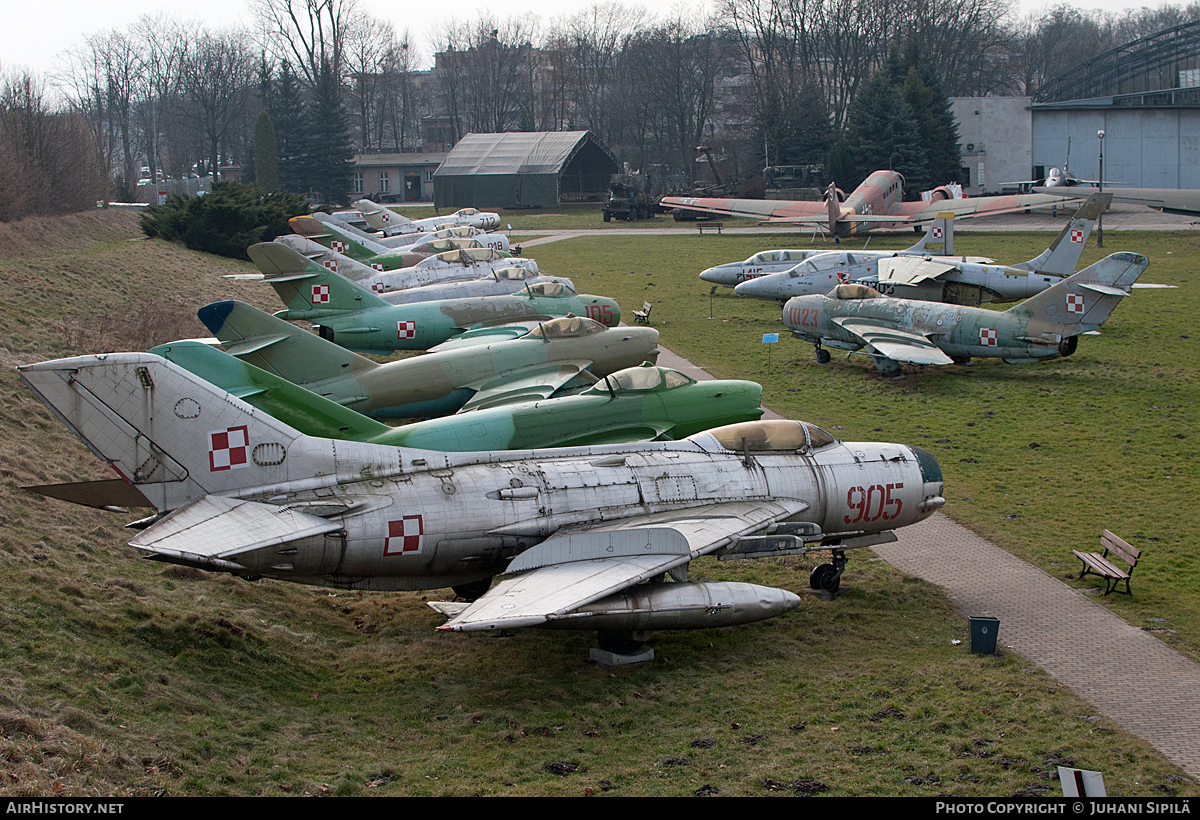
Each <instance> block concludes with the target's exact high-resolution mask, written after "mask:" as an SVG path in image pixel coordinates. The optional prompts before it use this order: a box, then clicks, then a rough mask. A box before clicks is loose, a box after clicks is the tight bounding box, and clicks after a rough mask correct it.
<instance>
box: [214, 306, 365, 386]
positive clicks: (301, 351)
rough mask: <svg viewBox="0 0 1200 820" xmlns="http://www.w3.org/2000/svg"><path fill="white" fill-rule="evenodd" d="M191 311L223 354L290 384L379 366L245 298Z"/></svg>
mask: <svg viewBox="0 0 1200 820" xmlns="http://www.w3.org/2000/svg"><path fill="white" fill-rule="evenodd" d="M196 315H197V316H199V317H200V321H201V322H203V323H204V326H205V327H207V328H208V330H209V332H210V333H212V335H214V336H216V337H217V339H219V340H220V341H221V344H222V345H224V347H225V352H226V353H228V354H229V355H231V356H236V357H237V358H239V359H241V360H242V361H244V362H247V363H248V364H251V365H254V366H255V367H258V368H261V369H263V370H265V371H267V372H268V373H272V374H274V375H276V376H278V377H280V378H281V379H287V380H288V381H290V382H293V383H295V384H301V385H305V384H313V383H316V382H322V381H326V380H329V379H340V378H346V377H347V376H351V377H352V376H357V375H360V374H363V373H367V372H369V371H371V370H374V369H375V368H377V367H379V365H377V364H376V363H375V362H373V361H371V360H370V359H367V358H365V357H363V356H359V355H358V354H357V353H351V352H350V351H349V350H347V349H346V348H344V347H342V346H341V345H337V344H334V343H333V342H330V341H327V340H325V339H322V338H321V337H320V336H318V335H316V334H315V333H309V332H308V331H307V330H302V329H301V328H298V327H296V326H295V325H293V324H291V323H290V322H285V321H283V320H282V319H279V318H277V317H275V316H272V315H271V314H269V313H264V312H263V311H261V310H259V309H258V308H256V307H251V306H250V305H247V304H246V303H244V302H214V303H213V304H211V305H205V306H204V307H202V308H200V310H199V311H197V313H196Z"/></svg>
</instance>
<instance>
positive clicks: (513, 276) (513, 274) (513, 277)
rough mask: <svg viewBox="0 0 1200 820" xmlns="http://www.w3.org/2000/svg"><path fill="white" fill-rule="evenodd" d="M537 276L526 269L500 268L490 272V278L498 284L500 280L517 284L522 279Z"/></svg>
mask: <svg viewBox="0 0 1200 820" xmlns="http://www.w3.org/2000/svg"><path fill="white" fill-rule="evenodd" d="M535 276H537V274H536V273H534V272H533V271H531V270H529V269H527V268H500V269H499V270H494V271H492V278H493V279H495V280H496V281H497V282H499V281H500V280H501V279H507V280H508V281H511V282H519V281H521V280H523V279H532V278H534V277H535Z"/></svg>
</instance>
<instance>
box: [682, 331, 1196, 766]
mask: <svg viewBox="0 0 1200 820" xmlns="http://www.w3.org/2000/svg"><path fill="white" fill-rule="evenodd" d="M660 350H661V351H662V352H661V353H660V355H659V358H658V363H659V364H660V365H663V366H665V367H673V368H675V369H677V370H681V371H683V372H685V373H687V374H688V375H689V376H691V377H692V378H694V379H710V378H712V377H711V376H709V375H708V374H707V373H705V372H704V371H703V370H701V369H700V368H699V367H697V366H695V365H694V364H692V363H691V362H689V361H688V360H686V359H684V358H682V357H680V356H678V355H676V354H675V353H672V352H671V351H669V350H667V349H666V348H663V347H661V346H660ZM763 418H782V416H780V415H779V414H778V413H774V412H772V411H770V410H768V411H767V412H766V413H765V414H764V415H763ZM896 535H897V537H898V538H899V540H898V541H896V542H895V543H893V544H884V545H882V546H878V547H875V548H874V550H875V552H876V554H878V555H879V556H880V557H881V558H883V559H884V560H885V561H887V562H888V563H890V564H892V565H893V566H895V567H896V568H897V569H899V570H901V571H902V572H906V573H908V574H909V575H915V576H917V577H919V578H924V579H925V580H926V581H929V582H931V583H934V584H937V585H938V586H939V587H941V588H942V589H943V590H944V591H945V592H946V594H947V595H948V596H949V597H950V600H952V601H954V603H955V605H956V606H957V607H958V609H959V611H960V612H962V613H963V615H967V616H970V615H985V616H992V617H995V618H999V619H1000V633H999V638H1000V643H1001V645H1002V646H1005V647H1007V648H1009V649H1011V650H1012V651H1014V652H1016V653H1017V654H1019V655H1021V656H1022V657H1025V658H1028V659H1029V660H1030V661H1033V662H1034V663H1036V664H1037V665H1038V666H1040V667H1041V668H1042V669H1044V670H1046V672H1047V673H1048V674H1050V675H1051V676H1053V677H1054V678H1055V679H1056V680H1057V681H1059V682H1060V683H1061V684H1063V685H1064V686H1066V687H1067V688H1069V689H1070V690H1071V691H1072V692H1074V693H1075V694H1076V695H1078V696H1079V697H1081V698H1084V699H1086V700H1088V701H1090V702H1091V703H1092V704H1093V705H1094V706H1095V707H1096V708H1097V709H1098V710H1100V711H1101V712H1103V713H1104V714H1105V715H1106V716H1107V717H1108V718H1109V719H1110V720H1112V721H1113V722H1114V723H1116V724H1117V725H1118V726H1120V727H1121V728H1122V729H1124V730H1125V731H1127V732H1129V733H1130V734H1133V735H1136V736H1137V737H1140V738H1142V739H1143V740H1145V741H1146V742H1148V743H1149V744H1150V745H1151V746H1153V747H1154V748H1155V749H1156V750H1158V752H1159V753H1161V754H1162V755H1163V756H1165V757H1166V758H1168V759H1169V760H1171V761H1172V762H1173V763H1175V764H1176V765H1178V766H1179V767H1180V768H1182V769H1183V770H1184V771H1186V772H1187V773H1188V774H1190V775H1192V776H1193V777H1197V778H1200V665H1197V664H1196V663H1195V662H1193V661H1191V660H1189V659H1188V658H1186V657H1185V656H1184V655H1182V654H1181V653H1179V652H1176V651H1175V650H1174V649H1171V648H1170V647H1169V646H1167V645H1166V644H1164V643H1163V642H1162V641H1160V640H1158V639H1157V638H1155V637H1153V636H1152V635H1150V634H1148V633H1146V632H1143V631H1142V630H1140V629H1137V628H1136V627H1133V626H1130V625H1129V624H1128V623H1126V622H1125V621H1124V620H1122V619H1121V618H1119V617H1117V616H1116V615H1114V614H1113V613H1112V612H1110V611H1109V610H1108V609H1106V608H1105V607H1104V606H1102V605H1101V604H1099V603H1097V602H1096V601H1094V600H1092V599H1091V598H1090V597H1088V595H1087V594H1085V593H1083V592H1079V591H1077V590H1075V589H1073V588H1072V587H1069V586H1067V585H1066V584H1064V583H1063V582H1062V581H1059V580H1058V579H1057V578H1053V577H1051V576H1050V575H1048V574H1046V573H1045V572H1043V571H1042V570H1040V569H1038V568H1037V567H1035V566H1033V565H1031V564H1027V563H1026V562H1024V561H1022V560H1020V559H1019V558H1016V557H1015V556H1013V555H1011V554H1010V553H1008V552H1006V551H1004V550H1002V549H1000V548H999V547H997V546H995V545H994V544H992V543H990V542H988V541H986V540H984V539H983V538H980V537H979V536H978V535H976V534H975V533H973V532H971V531H970V530H968V529H967V528H966V527H963V526H960V525H959V524H956V523H955V522H954V521H952V520H950V519H949V518H948V517H946V516H944V515H941V514H940V513H939V514H935V515H934V516H933V517H932V518H929V519H927V520H925V521H922V522H921V523H919V524H915V525H913V526H911V527H905V528H903V529H900V530H897V531H896ZM1065 549H1066V548H1065V547H1064V550H1065Z"/></svg>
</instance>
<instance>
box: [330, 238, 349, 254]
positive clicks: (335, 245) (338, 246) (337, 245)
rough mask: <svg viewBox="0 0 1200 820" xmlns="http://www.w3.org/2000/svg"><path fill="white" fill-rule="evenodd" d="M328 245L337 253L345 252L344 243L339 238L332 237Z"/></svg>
mask: <svg viewBox="0 0 1200 820" xmlns="http://www.w3.org/2000/svg"><path fill="white" fill-rule="evenodd" d="M329 247H330V248H332V249H333V250H335V251H337V252H338V253H345V252H346V243H345V242H343V241H342V240H340V239H334V240H333V241H332V242H330V243H329Z"/></svg>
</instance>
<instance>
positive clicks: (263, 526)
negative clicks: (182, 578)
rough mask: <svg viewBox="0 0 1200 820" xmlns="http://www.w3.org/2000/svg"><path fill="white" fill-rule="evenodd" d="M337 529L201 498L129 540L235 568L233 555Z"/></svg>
mask: <svg viewBox="0 0 1200 820" xmlns="http://www.w3.org/2000/svg"><path fill="white" fill-rule="evenodd" d="M341 528H342V525H341V524H339V523H337V522H334V521H327V520H326V519H324V518H320V517H318V516H315V515H310V514H308V513H304V512H297V511H295V510H291V509H288V508H285V507H276V506H274V505H271V504H260V503H259V502H257V501H244V500H242V499H239V498H224V497H222V496H216V495H206V496H201V497H200V498H197V499H196V500H195V501H192V502H191V503H189V504H186V505H185V506H183V507H180V508H179V509H178V510H175V511H174V512H173V513H171V514H170V515H168V516H167V517H166V518H164V519H162V520H161V521H159V522H157V523H155V524H154V525H152V526H151V527H149V528H147V529H146V530H145V531H143V532H142V533H140V534H139V535H138V536H137V537H136V538H134V539H133V540H131V541H130V542H129V545H130V546H131V547H135V548H137V549H140V550H145V551H146V552H151V553H154V554H155V555H157V556H163V557H165V558H168V559H180V560H183V561H186V562H188V563H192V564H210V565H213V566H216V567H218V568H225V569H228V568H230V567H229V565H230V564H233V565H235V566H236V561H233V560H231V559H235V558H236V557H237V556H238V555H239V554H241V553H244V552H251V551H253V550H257V549H261V548H263V547H270V546H275V545H278V544H286V543H288V542H289V541H298V540H300V539H302V538H309V537H312V536H314V535H321V534H323V533H327V532H335V531H336V530H340V529H341Z"/></svg>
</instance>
